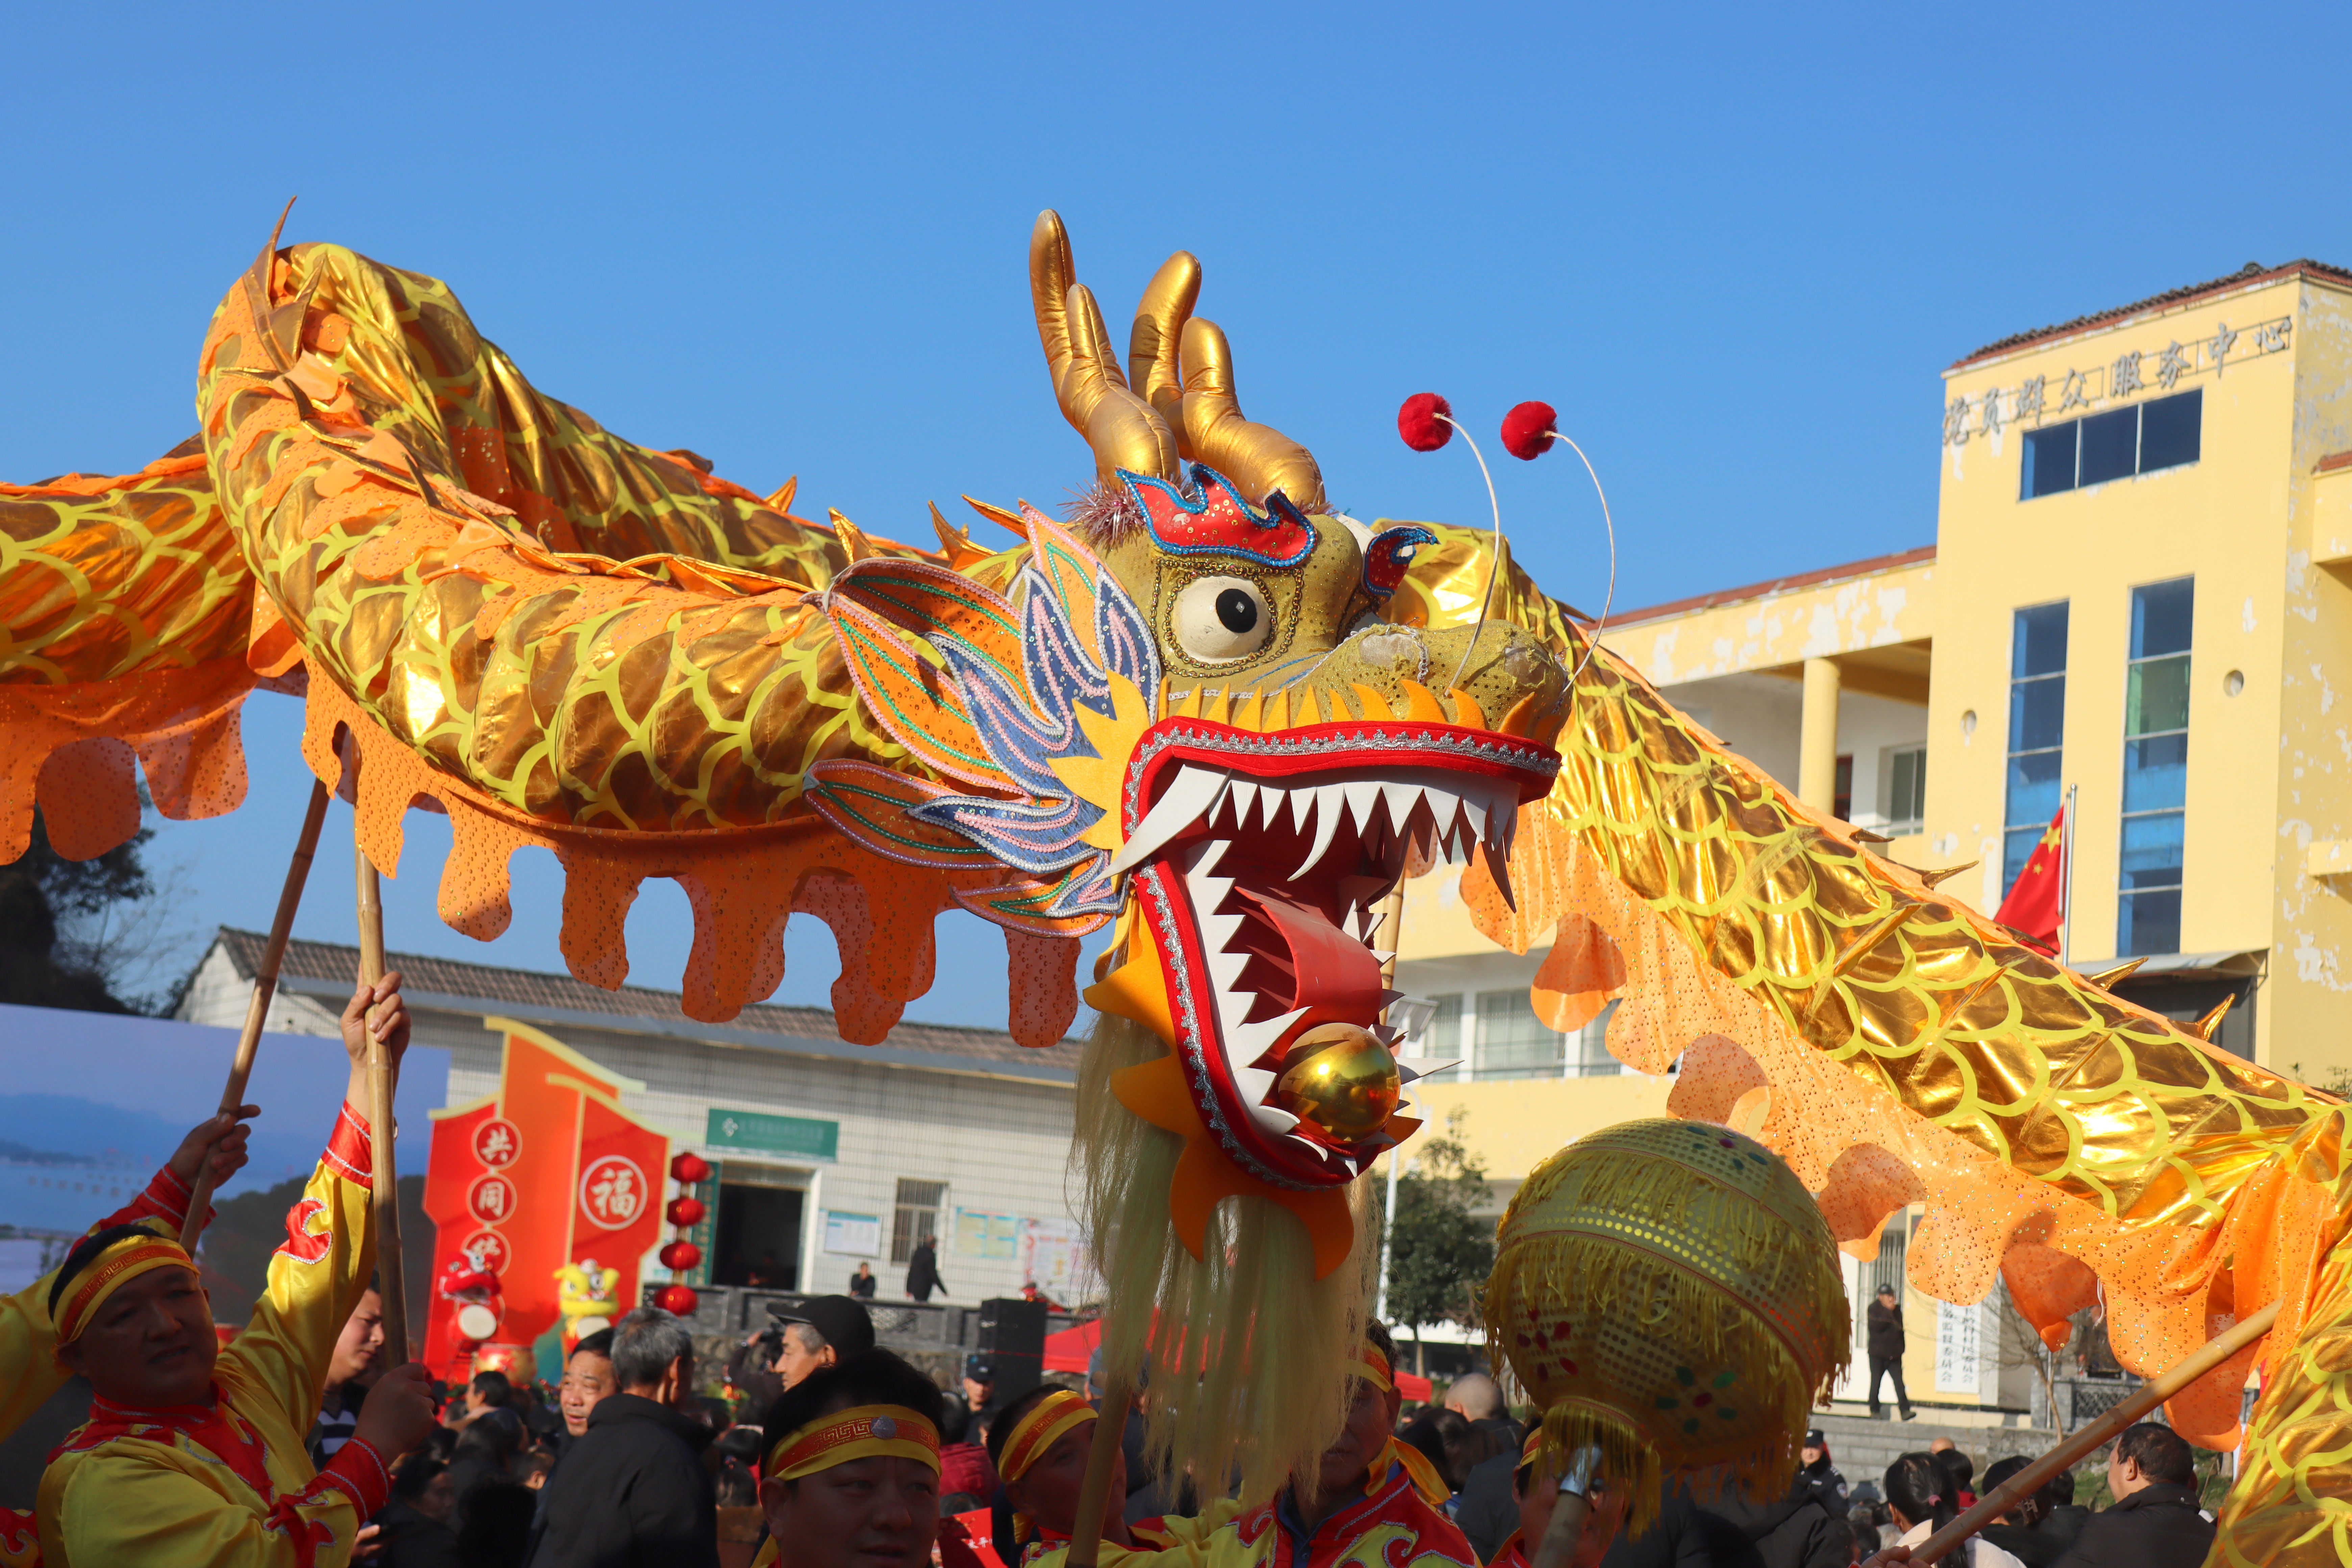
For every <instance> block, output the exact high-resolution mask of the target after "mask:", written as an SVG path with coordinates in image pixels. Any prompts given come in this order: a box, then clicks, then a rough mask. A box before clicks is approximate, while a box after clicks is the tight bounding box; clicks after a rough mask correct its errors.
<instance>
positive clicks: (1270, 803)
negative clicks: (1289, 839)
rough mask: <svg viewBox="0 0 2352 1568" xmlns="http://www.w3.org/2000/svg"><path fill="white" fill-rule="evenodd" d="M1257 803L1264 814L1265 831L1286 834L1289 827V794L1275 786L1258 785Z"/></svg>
mask: <svg viewBox="0 0 2352 1568" xmlns="http://www.w3.org/2000/svg"><path fill="white" fill-rule="evenodd" d="M1258 801H1259V803H1260V805H1262V806H1263V807H1264V808H1265V831H1267V832H1268V833H1283V832H1287V831H1288V830H1289V827H1290V792H1289V791H1288V790H1286V789H1283V788H1281V787H1280V786H1278V785H1276V784H1260V785H1259V786H1258Z"/></svg>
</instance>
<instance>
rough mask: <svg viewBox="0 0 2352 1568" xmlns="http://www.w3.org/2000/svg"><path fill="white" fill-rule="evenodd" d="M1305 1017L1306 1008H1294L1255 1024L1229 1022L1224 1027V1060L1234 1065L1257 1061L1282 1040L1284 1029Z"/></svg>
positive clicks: (1245, 1000)
mask: <svg viewBox="0 0 2352 1568" xmlns="http://www.w3.org/2000/svg"><path fill="white" fill-rule="evenodd" d="M1246 1008H1247V999H1244V1010H1246ZM1305 1016H1307V1009H1306V1008H1304V1007H1294V1008H1292V1009H1291V1010H1290V1011H1289V1012H1287V1013H1285V1014H1283V1015H1281V1016H1279V1017H1274V1018H1266V1019H1263V1020H1261V1021H1259V1022H1257V1023H1255V1024H1244V1023H1240V1022H1238V1021H1230V1020H1229V1021H1228V1022H1227V1023H1226V1025H1225V1056H1226V1058H1228V1059H1230V1060H1231V1061H1233V1062H1234V1063H1236V1064H1238V1063H1242V1062H1254V1061H1255V1060H1257V1058H1260V1057H1262V1056H1264V1055H1265V1053H1266V1051H1267V1049H1268V1048H1269V1047H1272V1046H1273V1044H1274V1042H1275V1041H1276V1040H1278V1039H1280V1038H1282V1032H1283V1031H1284V1030H1285V1029H1287V1028H1289V1027H1290V1026H1291V1025H1293V1024H1296V1023H1297V1022H1298V1020H1299V1019H1301V1018H1303V1017H1305Z"/></svg>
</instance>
